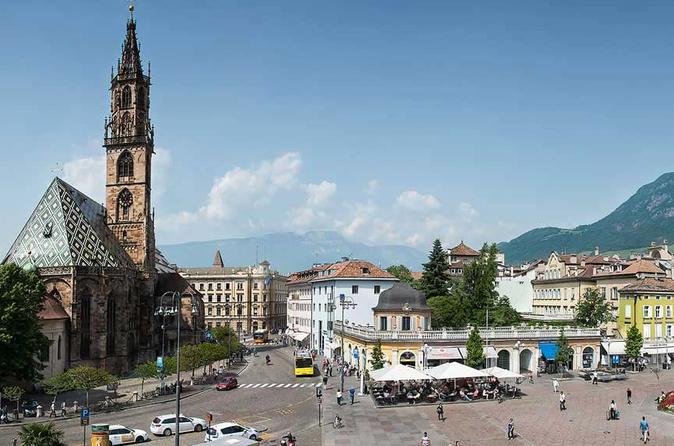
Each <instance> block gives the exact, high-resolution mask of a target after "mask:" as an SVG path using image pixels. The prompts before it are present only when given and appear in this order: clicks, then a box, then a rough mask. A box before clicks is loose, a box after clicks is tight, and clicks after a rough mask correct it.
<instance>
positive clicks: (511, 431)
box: [508, 418, 515, 440]
mask: <svg viewBox="0 0 674 446" xmlns="http://www.w3.org/2000/svg"><path fill="white" fill-rule="evenodd" d="M513 438H515V422H514V421H513V419H512V418H511V419H510V421H508V440H512V439H513Z"/></svg>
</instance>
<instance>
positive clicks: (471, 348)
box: [466, 327, 484, 368]
mask: <svg viewBox="0 0 674 446" xmlns="http://www.w3.org/2000/svg"><path fill="white" fill-rule="evenodd" d="M466 352H467V353H468V356H467V358H466V365H467V366H468V367H473V368H482V367H483V365H484V348H482V337H481V336H480V331H479V330H478V329H477V327H473V329H472V330H471V332H470V335H468V341H467V342H466Z"/></svg>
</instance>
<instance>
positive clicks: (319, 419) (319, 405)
mask: <svg viewBox="0 0 674 446" xmlns="http://www.w3.org/2000/svg"><path fill="white" fill-rule="evenodd" d="M318 427H321V399H320V398H318Z"/></svg>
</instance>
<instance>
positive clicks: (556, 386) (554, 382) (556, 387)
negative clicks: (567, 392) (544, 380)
mask: <svg viewBox="0 0 674 446" xmlns="http://www.w3.org/2000/svg"><path fill="white" fill-rule="evenodd" d="M552 390H554V392H555V393H557V392H559V381H557V378H553V380H552Z"/></svg>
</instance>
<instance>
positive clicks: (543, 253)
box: [498, 172, 674, 264]
mask: <svg viewBox="0 0 674 446" xmlns="http://www.w3.org/2000/svg"><path fill="white" fill-rule="evenodd" d="M662 239H669V240H674V172H670V173H666V174H664V175H662V176H660V177H659V178H658V179H657V180H655V181H653V182H652V183H649V184H646V185H645V186H642V187H640V188H639V190H637V192H636V193H635V194H634V195H632V196H631V197H630V198H629V199H628V200H627V201H625V202H624V203H623V204H621V205H620V206H618V208H617V209H616V210H614V211H613V212H611V213H610V214H608V215H607V216H606V217H604V218H602V219H601V220H599V221H597V222H595V223H592V224H589V225H583V226H578V227H576V228H573V229H563V228H554V227H548V228H537V229H533V230H531V231H528V232H525V233H524V234H522V235H520V236H519V237H517V238H514V239H512V240H511V241H509V242H503V243H499V245H498V248H499V249H500V250H501V251H502V252H503V253H505V255H506V260H507V261H508V263H512V264H516V263H520V262H523V261H528V260H534V259H539V258H547V256H548V255H549V254H550V252H551V251H557V252H562V251H563V252H567V253H572V252H583V251H592V250H593V249H594V248H595V246H598V247H600V248H601V250H602V251H619V250H629V249H637V248H642V247H645V246H649V245H650V243H651V242H653V241H655V242H660V241H661V240H662Z"/></svg>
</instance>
